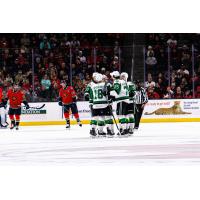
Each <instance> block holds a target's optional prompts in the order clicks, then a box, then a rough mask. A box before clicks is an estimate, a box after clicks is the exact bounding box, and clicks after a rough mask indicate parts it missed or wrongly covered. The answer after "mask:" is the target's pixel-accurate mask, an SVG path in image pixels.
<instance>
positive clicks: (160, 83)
mask: <svg viewBox="0 0 200 200" xmlns="http://www.w3.org/2000/svg"><path fill="white" fill-rule="evenodd" d="M155 90H156V92H157V93H158V94H159V96H160V97H162V96H163V94H164V92H165V90H166V85H165V83H164V81H163V79H162V78H158V82H157V83H156V85H155Z"/></svg>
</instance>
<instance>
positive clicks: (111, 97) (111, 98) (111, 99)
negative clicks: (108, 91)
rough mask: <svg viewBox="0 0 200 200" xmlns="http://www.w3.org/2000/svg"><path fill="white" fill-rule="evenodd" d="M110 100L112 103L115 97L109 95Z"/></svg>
mask: <svg viewBox="0 0 200 200" xmlns="http://www.w3.org/2000/svg"><path fill="white" fill-rule="evenodd" d="M108 101H109V102H110V103H112V102H113V101H115V97H114V96H111V95H109V96H108Z"/></svg>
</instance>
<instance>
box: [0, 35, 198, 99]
mask: <svg viewBox="0 0 200 200" xmlns="http://www.w3.org/2000/svg"><path fill="white" fill-rule="evenodd" d="M124 37H126V36H124V34H41V33H40V34H1V35H0V85H3V87H4V88H5V89H8V88H9V87H10V86H11V85H12V83H19V84H20V85H21V87H22V88H23V90H24V91H25V93H26V96H27V99H28V100H29V101H56V100H57V97H58V91H59V89H60V81H61V80H67V81H68V82H69V84H72V85H73V86H74V88H75V90H76V92H77V95H78V98H79V100H83V96H84V95H83V93H84V90H85V87H86V85H87V84H88V83H89V82H90V80H91V75H92V73H93V72H94V71H98V72H101V73H103V74H105V75H109V74H110V72H111V71H114V70H119V68H120V65H121V64H122V63H121V62H120V55H121V54H120V52H121V51H120V46H122V45H123V40H124ZM198 41H200V35H199V34H146V39H145V45H146V60H145V62H146V67H145V69H146V82H145V85H144V86H145V88H146V89H147V92H148V96H149V99H163V98H193V97H195V98H200V53H199V52H200V43H199V42H198ZM191 44H194V60H195V63H194V64H195V65H194V72H193V71H192V49H191ZM119 54H120V55H119ZM193 87H194V90H193ZM193 91H194V93H193Z"/></svg>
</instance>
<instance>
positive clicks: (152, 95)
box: [147, 85, 160, 99]
mask: <svg viewBox="0 0 200 200" xmlns="http://www.w3.org/2000/svg"><path fill="white" fill-rule="evenodd" d="M147 95H148V98H149V99H160V96H159V94H158V93H157V92H156V91H155V88H154V87H153V85H151V86H150V87H149V88H148V89H147Z"/></svg>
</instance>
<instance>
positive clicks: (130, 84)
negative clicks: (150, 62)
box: [120, 72, 136, 135]
mask: <svg viewBox="0 0 200 200" xmlns="http://www.w3.org/2000/svg"><path fill="white" fill-rule="evenodd" d="M120 78H121V80H124V81H125V82H126V83H127V86H128V90H129V100H130V101H129V104H128V113H127V114H128V115H126V119H127V127H126V128H127V130H128V133H129V134H131V135H132V134H133V131H134V124H135V119H134V114H135V105H134V103H133V100H134V99H133V98H134V94H135V90H136V89H135V85H134V83H133V82H131V81H127V80H128V74H127V73H126V72H122V73H121V75H120Z"/></svg>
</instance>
